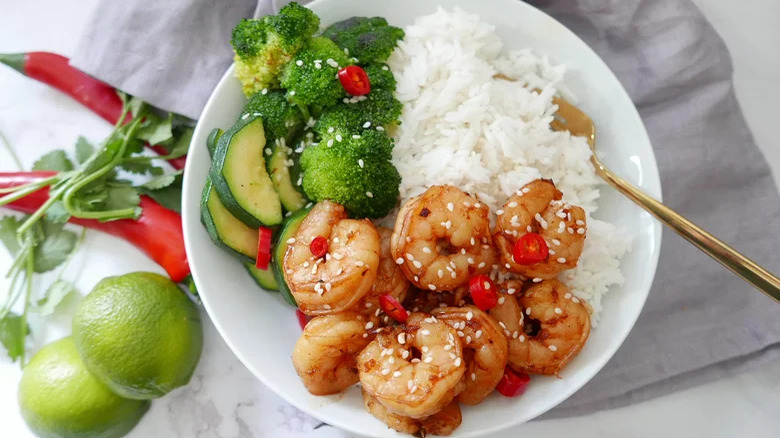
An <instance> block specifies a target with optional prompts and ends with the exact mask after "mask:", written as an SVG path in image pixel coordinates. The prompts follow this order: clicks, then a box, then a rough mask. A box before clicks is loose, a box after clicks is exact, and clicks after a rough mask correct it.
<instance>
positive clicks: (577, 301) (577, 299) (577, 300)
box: [571, 297, 580, 304]
mask: <svg viewBox="0 0 780 438" xmlns="http://www.w3.org/2000/svg"><path fill="white" fill-rule="evenodd" d="M571 300H572V301H573V302H574V303H578V304H579V302H580V299H579V298H577V297H572V299H571Z"/></svg>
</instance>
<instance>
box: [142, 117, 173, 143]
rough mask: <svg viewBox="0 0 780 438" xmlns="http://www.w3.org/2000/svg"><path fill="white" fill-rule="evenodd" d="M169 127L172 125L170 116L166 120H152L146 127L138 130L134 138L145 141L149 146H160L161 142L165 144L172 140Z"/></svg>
mask: <svg viewBox="0 0 780 438" xmlns="http://www.w3.org/2000/svg"><path fill="white" fill-rule="evenodd" d="M171 125H172V118H171V116H168V118H166V119H163V120H157V121H155V120H153V121H152V122H151V123H149V124H148V125H147V126H144V127H143V128H141V129H139V130H138V133H137V134H136V136H137V137H138V138H140V139H141V140H145V141H146V142H147V143H149V144H151V145H156V144H160V143H162V142H165V141H167V140H169V139H171V138H173V132H172V130H171V128H172V126H171Z"/></svg>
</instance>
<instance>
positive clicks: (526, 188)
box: [523, 187, 531, 193]
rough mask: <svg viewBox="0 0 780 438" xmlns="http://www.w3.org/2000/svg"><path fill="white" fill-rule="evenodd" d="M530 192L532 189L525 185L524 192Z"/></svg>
mask: <svg viewBox="0 0 780 438" xmlns="http://www.w3.org/2000/svg"><path fill="white" fill-rule="evenodd" d="M530 192H531V189H529V188H528V187H523V193H530Z"/></svg>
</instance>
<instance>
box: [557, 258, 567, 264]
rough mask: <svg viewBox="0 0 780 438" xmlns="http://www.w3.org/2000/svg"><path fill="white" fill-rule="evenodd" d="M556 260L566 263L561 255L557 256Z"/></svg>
mask: <svg viewBox="0 0 780 438" xmlns="http://www.w3.org/2000/svg"><path fill="white" fill-rule="evenodd" d="M557 261H558V263H566V259H565V258H563V257H558V258H557Z"/></svg>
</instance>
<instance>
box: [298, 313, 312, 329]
mask: <svg viewBox="0 0 780 438" xmlns="http://www.w3.org/2000/svg"><path fill="white" fill-rule="evenodd" d="M295 317H296V318H298V324H299V325H300V326H301V330H303V329H305V328H306V324H308V323H309V317H308V316H306V314H305V313H303V312H301V309H295Z"/></svg>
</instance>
